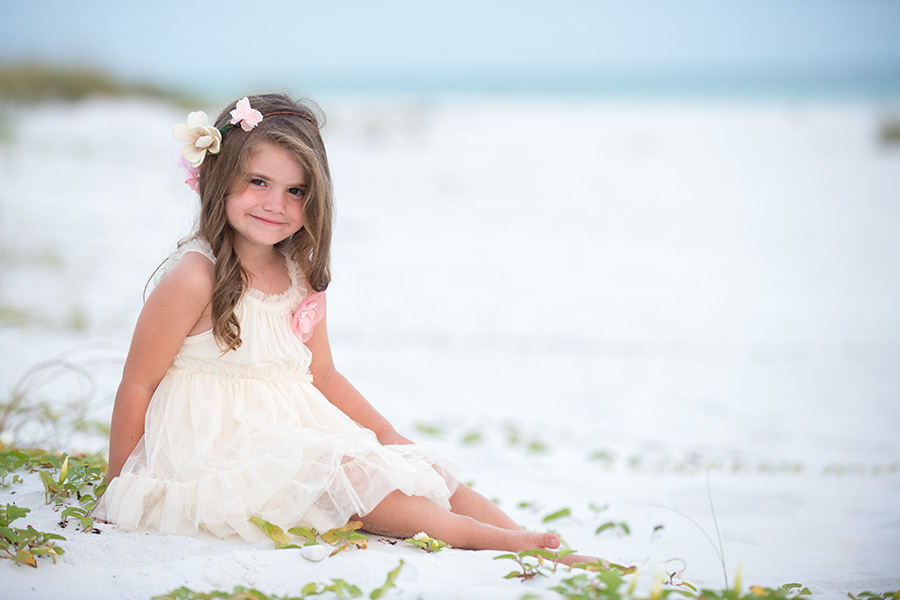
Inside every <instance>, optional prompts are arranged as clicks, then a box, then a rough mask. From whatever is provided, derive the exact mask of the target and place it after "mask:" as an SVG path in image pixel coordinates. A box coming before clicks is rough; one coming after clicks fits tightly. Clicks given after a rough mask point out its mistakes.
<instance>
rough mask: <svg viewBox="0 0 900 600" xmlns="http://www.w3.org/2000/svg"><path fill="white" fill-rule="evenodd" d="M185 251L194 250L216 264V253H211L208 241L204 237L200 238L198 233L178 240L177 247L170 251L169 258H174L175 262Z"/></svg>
mask: <svg viewBox="0 0 900 600" xmlns="http://www.w3.org/2000/svg"><path fill="white" fill-rule="evenodd" d="M187 252H196V253H198V254H202V255H203V256H205V257H206V258H208V259H209V261H210V262H211V263H213V264H216V255H215V254H213V251H212V246H210V245H209V242H207V241H206V239H205V238H202V237H200V236H199V235H195V236H193V237H190V238H188V239H186V240H184V241H182V242H179V243H178V248H176V250H175V252H174V253H172V256H171V257H170V258H172V259H174V261H175V262H177V261H178V259H179V258H181V257H182V255H184V254H185V253H187Z"/></svg>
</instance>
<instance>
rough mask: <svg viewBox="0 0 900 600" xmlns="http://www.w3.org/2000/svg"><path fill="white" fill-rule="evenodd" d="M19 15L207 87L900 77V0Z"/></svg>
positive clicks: (634, 0)
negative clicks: (305, 83)
mask: <svg viewBox="0 0 900 600" xmlns="http://www.w3.org/2000/svg"><path fill="white" fill-rule="evenodd" d="M4 12H5V13H7V14H6V15H5V18H4V19H3V21H2V24H0V57H2V59H3V60H5V61H17V60H23V59H39V60H43V61H46V62H51V63H55V64H62V65H67V64H82V65H91V66H99V67H102V68H104V69H108V70H111V71H113V72H114V73H116V74H119V75H122V76H125V77H129V78H134V79H150V80H153V81H156V82H159V83H163V84H166V85H172V86H176V87H181V88H184V89H189V90H194V91H198V90H215V91H221V92H224V93H229V92H231V91H232V90H237V89H238V88H240V87H255V86H260V85H276V84H282V85H297V84H301V83H302V82H307V85H309V86H312V87H316V86H321V87H351V88H352V87H366V86H372V85H374V86H382V87H392V86H400V87H404V86H411V87H415V86H416V85H423V84H424V85H431V86H442V85H443V86H449V87H454V86H462V87H466V86H468V87H475V88H477V87H484V88H487V89H490V88H491V87H492V86H495V87H502V86H503V85H509V86H513V87H515V86H523V87H537V88H540V87H541V86H549V87H552V86H553V85H554V84H558V83H561V82H562V83H564V82H570V83H571V82H587V83H591V82H595V83H601V84H602V83H603V82H604V81H612V82H619V83H621V82H622V81H626V82H627V81H631V82H640V81H658V82H663V84H664V83H665V82H667V81H671V82H676V81H684V80H688V81H691V80H694V79H699V80H704V79H708V78H710V77H712V78H720V79H721V78H725V79H736V78H737V79H740V78H745V79H751V80H752V79H753V78H757V79H759V78H764V79H765V78H772V77H775V78H776V79H777V78H781V79H791V78H796V77H807V78H813V79H815V78H820V79H821V78H824V79H828V78H835V77H844V78H847V77H851V78H852V77H857V78H859V77H861V78H863V79H865V78H870V79H871V78H875V79H878V78H885V77H888V78H893V79H895V80H900V1H895V0H841V1H838V0H752V1H750V0H748V1H744V2H738V1H736V0H653V1H651V0H628V1H624V0H623V1H622V2H616V3H613V2H602V1H593V2H592V1H572V0H561V1H542V2H537V1H532V0H519V1H511V0H497V1H493V2H491V1H487V0H483V1H474V0H457V1H454V2H427V1H424V0H419V1H399V0H383V1H371V2H365V1H361V0H334V1H331V2H326V1H324V0H322V1H319V2H309V1H300V0H296V1H288V0H271V1H253V0H249V1H245V2H235V1H232V0H220V1H212V0H200V1H191V0H181V1H179V2H170V1H168V0H163V1H156V2H147V3H136V2H135V3H132V2H123V1H121V0H117V1H107V0H104V1H99V2H90V1H86V2H72V1H70V0H47V1H43V2H41V1H39V0H36V1H33V2H14V3H10V4H9V5H8V6H7V7H5V8H4Z"/></svg>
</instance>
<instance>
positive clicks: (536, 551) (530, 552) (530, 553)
mask: <svg viewBox="0 0 900 600" xmlns="http://www.w3.org/2000/svg"><path fill="white" fill-rule="evenodd" d="M518 554H519V557H522V558H524V557H526V556H540V557H541V558H546V559H549V560H556V554H554V553H553V552H550V551H549V550H540V549H537V548H535V549H534V550H522V551H521V552H519V553H518ZM569 554H571V552H569Z"/></svg>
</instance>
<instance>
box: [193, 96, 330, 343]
mask: <svg viewBox="0 0 900 600" xmlns="http://www.w3.org/2000/svg"><path fill="white" fill-rule="evenodd" d="M249 99H250V106H251V107H253V108H254V109H256V110H258V111H259V112H260V113H262V114H263V115H269V116H266V117H264V118H263V120H262V121H261V122H260V123H259V125H257V126H256V127H255V128H253V129H251V130H250V131H244V130H243V129H241V127H240V126H235V127H233V128H231V129H228V130H227V131H225V133H223V135H222V147H221V150H220V152H219V153H218V154H207V156H206V159H205V160H204V161H203V165H202V167H201V169H200V181H199V183H200V187H199V192H200V221H199V227H198V229H197V232H196V234H197V235H200V236H201V237H203V238H205V239H206V240H207V241H208V242H209V244H210V246H212V251H213V254H214V255H215V257H216V271H215V273H216V283H215V287H214V288H213V297H212V321H213V335H214V336H215V339H216V342H217V343H218V344H219V347H221V348H223V349H224V350H226V351H228V350H236V349H237V348H238V347H239V346H240V345H241V326H240V323H238V320H237V317H236V316H235V314H234V309H235V307H236V306H237V303H238V301H239V300H240V299H241V296H242V295H243V293H244V290H245V289H246V287H247V275H246V273H245V272H244V271H243V269H242V268H241V261H240V258H239V257H238V255H237V252H235V249H234V230H233V229H232V228H231V225H229V223H228V219H227V218H226V215H225V200H226V198H227V197H228V196H229V195H230V194H231V193H233V192H234V191H235V182H237V181H240V180H242V179H244V178H245V177H246V174H247V172H248V169H249V163H250V160H251V157H252V156H253V153H254V152H255V151H256V150H257V148H259V146H260V144H262V143H266V142H268V143H272V144H276V145H278V146H281V147H282V148H284V149H285V150H287V151H288V152H289V153H290V154H291V155H292V156H293V157H294V158H295V159H296V160H297V162H299V163H300V164H301V165H302V166H303V169H304V171H305V173H306V194H305V195H304V199H303V227H302V228H301V229H300V231H298V232H297V233H295V234H294V235H293V236H291V237H289V238H287V239H286V240H283V241H282V242H279V244H278V246H280V247H284V248H286V249H287V252H288V254H289V255H290V256H292V257H293V258H294V259H295V260H297V262H298V263H299V264H300V267H301V269H302V270H303V274H304V275H305V277H306V281H307V283H308V284H309V286H310V287H312V288H313V290H315V291H319V292H321V291H324V290H325V289H326V288H327V287H328V284H329V283H330V282H331V271H330V262H331V231H332V224H333V218H334V203H333V197H332V185H331V172H330V171H329V168H328V157H327V155H326V154H325V144H324V143H323V142H322V136H321V135H320V134H319V126H320V124H321V121H322V119H321V117H320V116H318V115H317V114H316V113H317V112H319V111H318V110H317V109H315V110H314V107H313V105H312V104H311V103H309V102H306V101H295V100H293V99H292V98H290V97H288V96H285V95H283V94H265V95H260V96H250V97H249ZM234 106H235V103H231V104H229V105H228V106H227V107H226V108H225V109H224V110H222V112H221V113H220V114H219V116H218V117H217V118H216V122H215V126H216V127H219V128H221V127H223V126H224V125H226V124H228V123H229V122H230V121H231V114H230V113H231V110H232V109H233V108H234ZM270 113H281V114H270ZM285 113H298V114H285ZM299 115H304V116H299Z"/></svg>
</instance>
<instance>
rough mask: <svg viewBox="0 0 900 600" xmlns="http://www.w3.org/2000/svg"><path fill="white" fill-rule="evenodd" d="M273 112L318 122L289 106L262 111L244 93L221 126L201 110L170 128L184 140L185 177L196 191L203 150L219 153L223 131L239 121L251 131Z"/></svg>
mask: <svg viewBox="0 0 900 600" xmlns="http://www.w3.org/2000/svg"><path fill="white" fill-rule="evenodd" d="M274 115H294V116H297V117H301V118H304V119H306V120H307V121H309V122H310V123H312V125H313V127H315V128H316V129H318V128H319V125H318V123H316V121H315V120H314V119H313V118H312V117H310V116H309V115H306V114H303V113H300V112H294V111H290V110H279V111H275V112H270V113H266V114H262V113H261V112H259V111H258V110H256V109H255V108H252V107H251V106H250V99H249V98H247V97H246V96H245V97H243V98H241V99H240V100H238V101H237V104H236V105H235V108H234V110H232V111H231V121H230V122H228V123H226V124H224V125H222V126H221V127H213V126H210V125H207V124H206V122H207V120H208V117H207V116H206V113H205V112H203V111H202V110H199V111H196V112H192V113H190V114H188V118H187V123H179V124H178V125H176V126H175V127H173V128H172V134H173V135H174V136H175V139H176V140H178V141H179V142H181V143H182V144H184V145H183V146H182V147H181V161H180V162H181V166H182V167H183V168H184V170H185V171H186V173H187V176H188V178H187V179H186V180H185V181H184V182H185V183H186V184H188V186H190V188H191V189H192V190H194V191H195V192H196V191H197V190H198V188H199V178H200V165H201V164H203V159H205V158H206V153H207V152H209V153H210V154H218V153H219V150H221V149H222V134H223V133H225V132H226V131H228V130H229V129H232V128H233V127H234V126H235V125H237V124H238V123H240V125H241V129H243V130H244V131H250V130H251V129H253V128H254V127H256V126H257V125H259V124H260V122H261V121H262V120H263V119H264V118H266V117H271V116H274Z"/></svg>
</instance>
